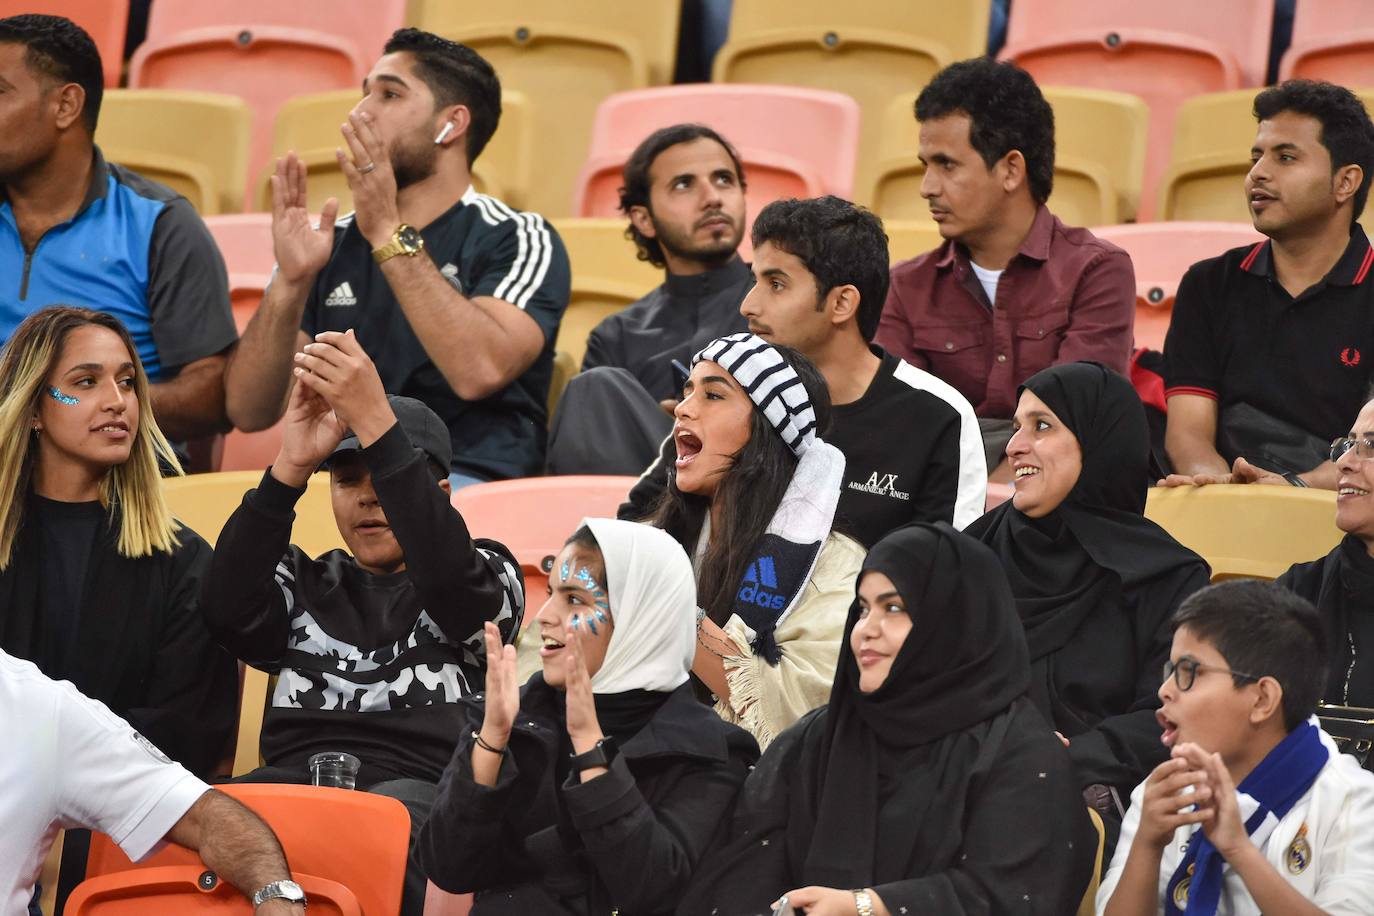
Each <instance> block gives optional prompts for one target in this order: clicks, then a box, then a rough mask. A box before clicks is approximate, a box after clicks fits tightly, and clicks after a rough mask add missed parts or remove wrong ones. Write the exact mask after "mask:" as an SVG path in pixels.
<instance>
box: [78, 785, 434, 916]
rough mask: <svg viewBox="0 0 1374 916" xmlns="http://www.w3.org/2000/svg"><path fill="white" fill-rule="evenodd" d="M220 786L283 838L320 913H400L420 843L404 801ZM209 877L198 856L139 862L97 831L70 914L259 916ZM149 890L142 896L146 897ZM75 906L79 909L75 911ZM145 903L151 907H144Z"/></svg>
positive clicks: (169, 851)
mask: <svg viewBox="0 0 1374 916" xmlns="http://www.w3.org/2000/svg"><path fill="white" fill-rule="evenodd" d="M218 788H219V789H220V791H222V792H225V793H226V794H228V795H230V796H233V797H234V798H236V799H237V800H238V801H240V802H242V803H243V804H244V805H246V806H248V807H249V808H251V809H253V811H254V812H256V813H257V814H258V816H259V817H261V818H262V819H263V820H264V821H266V822H267V824H268V826H270V827H271V828H272V830H273V832H274V833H276V835H277V838H278V839H279V840H280V841H281V844H282V849H283V850H284V851H285V853H286V858H287V861H288V862H289V863H290V864H291V872H292V874H293V875H294V876H295V879H296V881H297V882H299V883H300V884H301V885H302V887H304V888H305V892H306V895H307V896H308V897H310V910H311V912H312V913H314V912H317V911H322V912H326V913H339V914H343V916H392V914H394V913H395V912H396V910H397V907H398V906H399V905H400V900H401V884H402V881H403V880H404V877H405V867H406V857H407V849H408V846H409V842H410V815H409V813H408V812H407V811H406V808H405V806H404V805H403V804H401V803H400V802H399V801H397V800H396V799H394V798H387V797H386V796H382V795H373V794H370V793H368V792H354V791H350V790H348V789H330V788H320V787H316V786H288V785H258V784H252V785H235V784H230V785H223V786H219V787H218ZM205 871H206V869H205V866H204V865H203V864H202V863H201V861H200V857H199V856H198V855H197V854H196V853H194V852H191V851H190V850H188V849H185V848H183V847H180V846H176V845H173V844H171V843H167V844H164V845H163V846H161V847H160V848H159V849H157V850H155V851H154V852H153V853H152V854H150V855H149V856H148V857H147V858H145V859H144V860H143V861H142V862H139V863H137V864H135V863H133V862H130V861H129V859H128V857H127V856H125V855H124V853H123V851H122V850H120V849H119V847H118V846H116V845H115V844H114V842H113V841H112V840H110V838H109V837H107V836H105V835H103V834H98V833H97V834H92V836H91V851H90V856H89V858H88V859H87V865H86V879H87V880H86V881H85V882H83V883H82V884H81V885H79V886H78V887H77V889H76V891H74V892H73V894H72V896H71V898H69V901H68V904H67V907H68V910H67V912H69V913H76V914H92V916H95V914H100V916H123V914H126V913H127V914H131V916H132V914H144V913H150V914H151V913H168V914H171V913H177V914H180V913H199V912H211V911H214V912H241V913H244V914H249V913H251V912H252V911H253V908H252V905H251V903H249V902H248V901H247V900H246V899H245V898H244V897H243V895H242V894H241V893H239V892H238V891H237V890H235V889H233V888H232V887H228V885H227V882H223V881H217V882H216V885H215V887H214V888H213V889H212V890H210V891H208V892H207V891H204V890H198V889H197V882H198V878H199V877H200V876H201V875H202V874H204V873H205ZM139 872H143V873H145V874H143V875H141V876H140V875H139V874H138V873H139ZM140 886H141V888H142V891H141V892H140V891H139V890H136V888H139V887H140ZM312 886H313V887H314V888H315V890H314V891H312V890H311V887H312ZM207 898H213V899H207ZM73 901H75V902H76V905H77V906H78V909H76V910H73V909H71V907H72V906H73ZM139 904H142V905H143V906H144V907H145V908H143V909H140V908H138V905H139Z"/></svg>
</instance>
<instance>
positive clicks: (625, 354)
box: [549, 124, 754, 474]
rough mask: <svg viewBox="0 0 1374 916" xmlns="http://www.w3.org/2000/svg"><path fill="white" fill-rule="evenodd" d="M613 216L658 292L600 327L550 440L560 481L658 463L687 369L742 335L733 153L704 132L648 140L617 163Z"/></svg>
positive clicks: (744, 270)
mask: <svg viewBox="0 0 1374 916" xmlns="http://www.w3.org/2000/svg"><path fill="white" fill-rule="evenodd" d="M624 179H625V185H624V187H622V188H621V189H620V209H621V210H622V211H624V213H625V215H626V216H628V217H629V219H630V225H629V227H628V228H627V229H626V234H627V235H628V236H629V237H630V238H632V239H633V240H634V243H635V245H636V246H637V247H638V248H639V259H640V260H642V261H648V262H649V263H650V264H653V265H654V266H655V267H662V268H664V270H665V273H666V276H665V277H664V282H663V285H662V286H660V287H658V288H657V289H655V290H653V291H652V292H650V293H649V294H648V295H646V296H645V297H644V298H643V299H640V300H639V301H638V302H636V303H634V304H633V305H631V306H630V307H628V308H626V309H625V310H624V311H621V312H617V313H616V314H614V315H611V316H609V317H607V318H606V319H605V320H604V321H602V322H601V323H600V324H599V325H597V326H596V329H595V330H593V331H592V333H591V336H590V337H589V338H588V340H587V355H586V358H584V359H583V361H582V373H581V374H580V375H578V376H576V377H575V378H574V379H573V380H572V382H571V383H569V385H568V388H567V390H566V391H565V392H564V393H563V399H562V400H561V401H560V406H559V410H558V413H557V414H556V415H555V417H554V422H553V428H552V430H551V435H550V437H549V470H550V472H551V473H558V474H578V473H593V474H611V473H616V474H637V473H639V471H640V469H642V468H643V467H644V465H646V464H648V463H649V461H651V460H652V459H653V456H654V455H655V454H656V453H657V449H658V443H659V442H661V441H662V440H663V437H664V436H666V435H667V434H668V430H669V428H670V427H671V426H672V417H671V416H670V415H669V413H667V412H666V411H664V410H661V409H659V408H660V405H661V404H665V403H666V404H671V403H673V402H675V401H676V400H677V398H678V396H679V393H680V390H681V388H682V379H681V378H679V377H678V374H677V371H676V370H675V369H674V365H673V364H674V362H676V363H678V364H681V365H683V366H686V365H687V364H688V363H689V362H691V359H692V355H693V354H695V353H696V352H697V351H698V350H700V349H701V348H702V347H704V346H705V345H706V344H708V343H709V342H711V341H712V340H715V339H716V338H717V337H723V336H725V335H726V334H733V333H736V332H738V331H742V330H744V319H743V318H742V317H741V316H740V313H739V305H740V302H741V301H743V299H744V297H745V295H746V294H747V293H748V292H749V289H750V287H752V286H753V285H754V277H753V274H751V273H750V272H749V265H747V264H745V263H744V261H743V260H741V259H740V256H739V254H738V252H737V249H738V248H739V244H740V240H741V239H742V238H743V236H744V219H745V209H744V187H745V182H744V169H743V167H742V166H741V165H740V161H739V156H738V154H736V152H735V150H734V148H733V147H731V146H730V144H729V143H728V142H727V141H726V140H725V139H724V138H723V137H721V136H720V135H719V134H717V133H716V132H715V131H714V130H712V129H711V128H709V127H706V126H704V125H701V124H675V125H673V126H672V127H664V128H662V129H660V130H656V131H654V132H653V133H652V134H650V135H649V136H648V137H647V138H645V140H644V141H643V142H642V143H640V144H639V147H638V148H637V149H636V150H635V151H634V153H633V155H631V156H630V158H629V161H627V162H626V163H625V169H624Z"/></svg>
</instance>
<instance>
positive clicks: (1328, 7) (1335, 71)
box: [1279, 0, 1374, 88]
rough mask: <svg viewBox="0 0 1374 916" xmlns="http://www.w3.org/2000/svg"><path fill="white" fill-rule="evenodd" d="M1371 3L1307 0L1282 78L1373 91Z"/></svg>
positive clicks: (1300, 10)
mask: <svg viewBox="0 0 1374 916" xmlns="http://www.w3.org/2000/svg"><path fill="white" fill-rule="evenodd" d="M1369 14H1370V6H1369V4H1368V3H1367V2H1366V0H1303V2H1302V3H1299V4H1298V5H1297V8H1296V9H1295V10H1294V11H1293V41H1292V44H1290V45H1289V46H1288V50H1287V51H1285V52H1284V54H1283V61H1282V62H1281V63H1280V64H1279V79H1280V80H1287V79H1308V80H1326V81H1327V82H1329V83H1335V84H1337V85H1338V86H1349V87H1351V88H1354V87H1355V86H1374V19H1371V18H1370V15H1369Z"/></svg>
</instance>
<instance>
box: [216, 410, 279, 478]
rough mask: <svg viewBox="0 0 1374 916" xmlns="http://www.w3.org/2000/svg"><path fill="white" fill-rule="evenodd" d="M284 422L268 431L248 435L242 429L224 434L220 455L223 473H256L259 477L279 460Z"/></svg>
mask: <svg viewBox="0 0 1374 916" xmlns="http://www.w3.org/2000/svg"><path fill="white" fill-rule="evenodd" d="M281 436H282V421H281V420H278V421H277V422H276V423H274V424H272V425H271V426H269V427H268V428H267V429H263V430H259V431H257V432H253V433H248V432H244V431H243V430H241V429H234V430H230V431H229V432H227V433H225V434H224V449H223V451H222V453H221V455H220V463H219V469H220V470H221V471H254V472H256V473H257V474H258V476H259V477H261V476H262V472H263V471H265V470H267V467H268V465H270V464H271V463H272V462H273V461H275V460H276V459H277V452H278V451H280V450H281Z"/></svg>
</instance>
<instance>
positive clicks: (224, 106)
mask: <svg viewBox="0 0 1374 916" xmlns="http://www.w3.org/2000/svg"><path fill="white" fill-rule="evenodd" d="M251 126H252V114H251V112H250V111H249V110H248V105H247V104H246V103H245V102H244V101H243V100H242V99H240V98H237V97H236V96H232V95H220V94H218V93H211V92H181V91H176V90H170V89H109V90H106V92H105V100H104V102H103V103H102V104H101V107H100V123H99V126H98V127H97V128H96V132H95V142H96V143H97V144H99V146H100V149H101V152H102V153H104V155H105V158H106V160H107V161H109V162H116V163H118V164H120V165H122V166H125V167H127V168H130V169H133V170H134V171H135V172H138V173H139V174H140V175H142V176H144V177H145V178H148V179H151V180H152V181H157V182H160V183H162V184H165V185H167V186H168V187H170V188H172V189H173V190H175V191H177V192H178V193H179V194H181V195H182V196H184V197H185V198H186V199H187V200H189V201H190V202H191V203H192V204H193V205H195V207H196V209H197V210H199V211H200V213H201V214H202V215H209V214H214V213H234V212H237V211H238V210H239V207H240V204H241V202H242V200H243V186H244V181H245V180H246V177H247V172H248V138H249V134H250V131H251Z"/></svg>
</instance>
